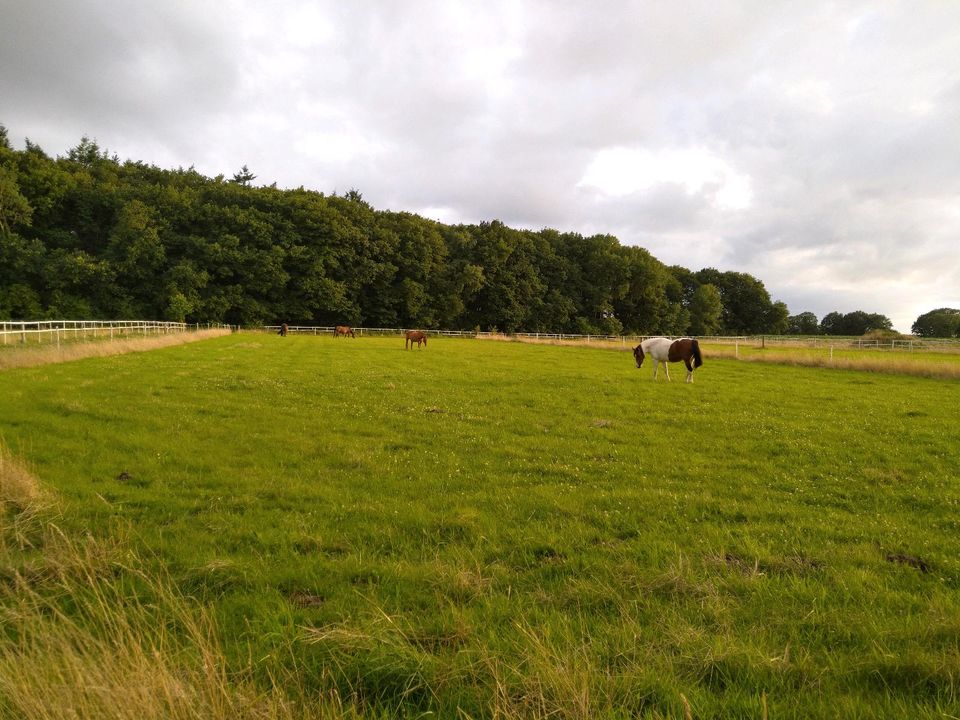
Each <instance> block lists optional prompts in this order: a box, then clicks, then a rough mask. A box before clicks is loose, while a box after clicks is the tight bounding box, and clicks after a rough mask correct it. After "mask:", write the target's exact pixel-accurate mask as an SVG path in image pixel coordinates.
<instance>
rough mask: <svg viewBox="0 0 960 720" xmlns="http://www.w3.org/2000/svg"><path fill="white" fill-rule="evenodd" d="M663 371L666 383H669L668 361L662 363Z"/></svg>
mask: <svg viewBox="0 0 960 720" xmlns="http://www.w3.org/2000/svg"><path fill="white" fill-rule="evenodd" d="M663 371H664V372H665V373H666V374H667V382H670V361H669V360H664V361H663Z"/></svg>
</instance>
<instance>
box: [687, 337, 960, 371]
mask: <svg viewBox="0 0 960 720" xmlns="http://www.w3.org/2000/svg"><path fill="white" fill-rule="evenodd" d="M703 352H704V356H705V357H706V358H711V357H713V358H727V359H738V360H741V361H743V362H764V363H776V364H778V365H795V366H803V367H821V368H831V369H835V370H863V371H867V372H879V373H892V374H896V375H914V376H917V377H927V378H939V379H943V380H957V379H960V363H958V362H956V361H955V360H953V359H952V358H951V356H950V354H948V353H940V356H941V357H937V358H931V357H929V356H927V355H920V356H916V355H911V354H910V353H909V351H907V352H893V351H886V350H862V351H854V350H838V351H836V352H834V353H831V352H830V349H829V347H828V348H819V349H810V348H803V347H795V348H794V347H775V348H766V349H761V348H756V347H753V346H747V345H744V346H741V347H740V348H737V347H736V346H731V345H713V344H710V345H706V344H705V345H704V346H703Z"/></svg>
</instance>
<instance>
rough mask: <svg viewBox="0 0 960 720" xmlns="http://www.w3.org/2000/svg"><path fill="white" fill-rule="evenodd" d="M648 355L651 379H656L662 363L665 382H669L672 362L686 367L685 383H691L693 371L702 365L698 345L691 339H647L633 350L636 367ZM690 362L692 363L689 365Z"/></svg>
mask: <svg viewBox="0 0 960 720" xmlns="http://www.w3.org/2000/svg"><path fill="white" fill-rule="evenodd" d="M646 355H650V357H651V358H653V379H654V380H656V379H657V372H658V371H659V369H660V363H663V369H664V371H665V372H666V373H667V381H668V382H669V380H670V365H669V363H672V362H680V361H681V360H683V364H684V365H686V366H687V382H688V383H692V382H693V370H694V368H698V367H700V366H701V365H703V355H701V354H700V343H698V342H697V341H696V340H694V339H693V338H688V337H685V338H680V339H678V340H670V339H669V338H665V337H655V338H648V339H647V340H644V341H643V342H642V343H640V344H639V345H637V346H636V347H635V348H634V349H633V359H634V360H636V361H637V367H638V368H639V367H640V366H641V365H643V358H644V356H646ZM691 360H692V361H693V362H692V363H691Z"/></svg>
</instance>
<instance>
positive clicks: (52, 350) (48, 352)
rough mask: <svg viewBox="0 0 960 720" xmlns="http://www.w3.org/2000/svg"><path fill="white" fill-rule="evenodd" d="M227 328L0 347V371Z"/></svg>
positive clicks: (152, 346)
mask: <svg viewBox="0 0 960 720" xmlns="http://www.w3.org/2000/svg"><path fill="white" fill-rule="evenodd" d="M229 334H230V330H229V329H228V328H211V329H207V330H198V331H195V332H185V333H173V334H170V335H154V336H149V337H142V338H122V339H118V340H93V341H90V342H76V343H64V344H62V345H59V346H58V345H33V346H28V345H19V346H12V347H9V348H2V349H0V370H9V369H12V368H22V367H34V366H36V365H49V364H52V363H61V362H70V361H71V360H82V359H83V358H89V357H107V356H109V355H123V354H125V353H132V352H146V351H148V350H156V349H158V348H165V347H171V346H174V345H184V344H186V343H189V342H195V341H197V340H206V339H207V338H212V337H219V336H221V335H229Z"/></svg>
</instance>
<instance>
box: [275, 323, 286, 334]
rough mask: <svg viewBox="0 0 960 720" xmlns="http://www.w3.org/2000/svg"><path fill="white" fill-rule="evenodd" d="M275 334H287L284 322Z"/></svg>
mask: <svg viewBox="0 0 960 720" xmlns="http://www.w3.org/2000/svg"><path fill="white" fill-rule="evenodd" d="M277 335H279V336H280V337H286V336H287V324H286V323H284V324H283V325H281V326H280V329H279V330H277Z"/></svg>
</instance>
